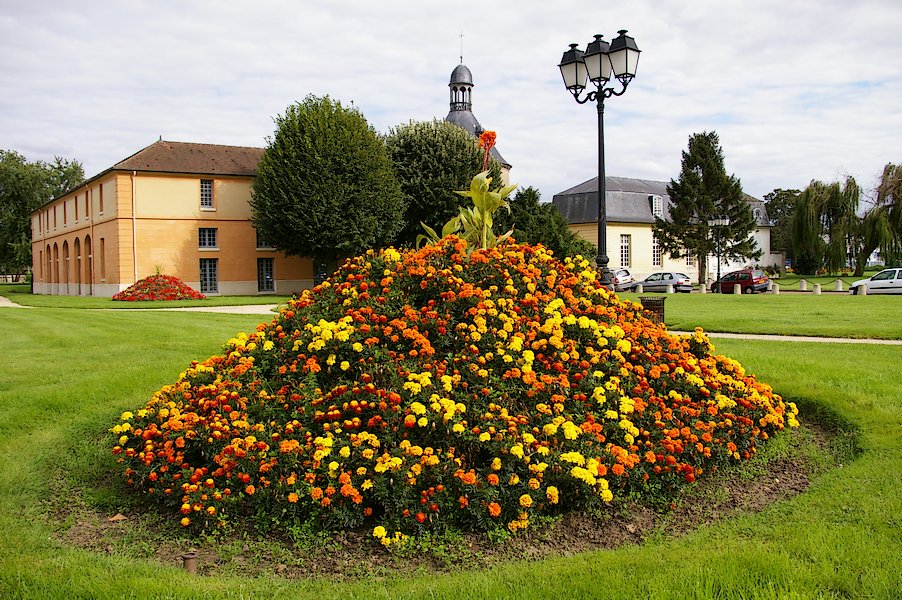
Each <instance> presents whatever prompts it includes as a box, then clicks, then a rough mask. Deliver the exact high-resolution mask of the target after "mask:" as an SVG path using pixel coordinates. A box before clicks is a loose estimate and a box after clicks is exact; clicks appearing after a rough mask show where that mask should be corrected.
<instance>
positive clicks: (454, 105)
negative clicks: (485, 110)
mask: <svg viewBox="0 0 902 600" xmlns="http://www.w3.org/2000/svg"><path fill="white" fill-rule="evenodd" d="M448 87H449V88H450V89H451V110H452V111H455V110H468V111H472V110H473V74H472V73H470V69H468V68H467V67H466V66H465V65H464V64H463V63H461V64H459V65H457V67H455V68H454V71H452V72H451V82H450V83H449V84H448Z"/></svg>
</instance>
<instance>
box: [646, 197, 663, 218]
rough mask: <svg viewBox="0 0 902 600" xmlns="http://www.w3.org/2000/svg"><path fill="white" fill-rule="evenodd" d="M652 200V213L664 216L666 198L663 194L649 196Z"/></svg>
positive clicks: (658, 216) (656, 215) (659, 216)
mask: <svg viewBox="0 0 902 600" xmlns="http://www.w3.org/2000/svg"><path fill="white" fill-rule="evenodd" d="M648 199H649V200H651V214H652V216H655V217H657V218H659V219H663V218H664V198H663V197H662V196H649V197H648Z"/></svg>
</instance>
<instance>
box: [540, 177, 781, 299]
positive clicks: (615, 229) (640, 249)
mask: <svg viewBox="0 0 902 600" xmlns="http://www.w3.org/2000/svg"><path fill="white" fill-rule="evenodd" d="M605 186H606V191H605V198H606V201H607V204H606V210H607V232H606V241H607V246H608V247H607V255H608V259H609V260H610V262H609V263H608V266H609V267H610V268H612V269H615V268H618V267H627V268H629V269H630V270H631V271H632V273H633V275H634V276H635V277H637V278H642V277H644V276H645V275H648V274H649V273H653V272H655V271H675V272H679V273H684V274H686V275H688V276H689V277H690V278H692V279H693V280H696V281H697V280H698V261H697V260H695V257H689V258H681V259H672V258H670V257H669V256H667V255H666V254H665V253H663V252H662V250H661V247H660V245H659V244H658V243H657V240H655V238H654V235H653V234H652V225H653V224H654V222H655V216H658V217H660V218H662V219H665V220H667V219H669V218H670V196H669V195H668V194H667V182H664V181H651V180H647V179H630V178H626V177H606V178H605ZM597 198H598V178H597V177H593V178H592V179H590V180H588V181H585V182H583V183H581V184H579V185H577V186H575V187H572V188H570V189H568V190H564V191H563V192H560V193H558V194H555V195H554V198H553V199H552V202H553V203H554V205H555V206H557V208H558V210H559V211H560V213H561V214H562V215H563V216H564V218H566V219H567V223H569V225H570V229H571V230H573V231H574V232H576V233H577V234H579V235H580V236H581V237H582V238H583V239H585V240H588V241H589V242H591V243H592V244H596V243H597V242H598V203H597V202H598V201H597ZM746 199H747V200H748V201H749V203H750V204H751V207H752V212H753V214H754V215H755V220H756V221H757V223H758V227H757V229H756V230H755V233H754V237H755V243H756V244H757V245H758V247H759V248H761V249H762V251H763V254H762V256H761V258H760V259H758V260H750V261H736V262H728V261H726V259H722V260H721V272H722V273H723V272H726V271H729V270H735V269H739V268H742V267H745V266H767V265H775V266H781V265H782V264H783V260H784V256H783V254H782V253H776V254H775V253H772V252H771V250H770V229H771V224H770V220H769V219H768V218H767V212H766V207H765V204H764V202H762V201H761V200H757V199H755V198H753V197H751V196H746ZM707 263H708V279H712V278H714V275H715V274H716V272H717V256H716V255H715V256H711V257H708V261H707Z"/></svg>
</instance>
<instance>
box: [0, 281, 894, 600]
mask: <svg viewBox="0 0 902 600" xmlns="http://www.w3.org/2000/svg"><path fill="white" fill-rule="evenodd" d="M680 298H681V299H682V298H690V299H691V297H689V296H681V297H680ZM708 299H710V297H709V298H708ZM746 299H747V298H745V297H739V298H736V299H735V300H737V301H738V300H746ZM873 299H875V298H867V300H868V301H870V300H873ZM717 300H724V301H728V302H729V300H731V299H730V298H729V297H722V298H717ZM750 300H752V301H762V300H766V297H763V296H753V297H751V298H750ZM719 305H720V306H721V312H720V314H721V321H720V324H721V327H719V329H723V328H724V327H726V324H725V323H724V321H725V320H727V319H728V317H732V313H733V312H735V310H733V311H730V310H728V309H729V308H730V307H734V308H735V306H739V305H734V304H731V303H728V304H719ZM673 306H676V307H680V308H673V309H672V307H673ZM743 306H749V305H743ZM667 308H668V311H671V310H673V311H674V312H676V313H677V314H679V312H680V311H681V310H682V311H685V312H686V313H689V312H691V311H692V310H698V308H697V307H696V308H693V306H692V305H689V304H685V305H681V300H678V301H677V302H673V303H672V304H671V303H670V301H669V300H668V305H667ZM739 312H742V311H741V310H740V311H739ZM668 314H671V313H670V312H669V313H668ZM700 317H701V316H700ZM704 318H706V319H708V320H709V322H710V323H711V324H712V325H714V326H715V327H712V329H715V328H718V327H716V325H717V324H718V322H717V321H716V320H715V319H716V316H715V312H714V311H711V314H709V315H708V316H706V317H704ZM687 319H688V318H687ZM811 319H812V320H818V319H820V317H811ZM260 320H261V318H260V317H259V316H255V315H220V314H206V313H202V314H198V313H157V312H134V311H102V312H97V311H90V312H85V311H79V310H69V309H57V310H49V309H40V308H39V309H35V310H19V309H0V327H2V330H3V334H4V346H5V348H4V352H3V359H4V360H3V368H2V369H0V527H2V528H3V530H4V532H5V535H4V541H3V542H0V597H2V598H18V597H25V598H80V597H84V598H87V597H90V598H126V597H134V598H150V597H153V598H206V597H223V598H249V597H260V598H289V597H291V598H324V597H326V598H329V597H343V598H465V597H476V598H526V597H548V598H583V597H585V598H588V597H605V598H630V599H635V598H699V599H701V598H713V597H717V598H743V599H756V598H895V597H898V596H897V590H898V589H900V586H902V568H900V564H902V551H900V548H902V520H900V516H899V515H902V493H900V491H899V483H900V480H899V473H902V405H900V402H899V400H898V399H899V390H900V384H902V377H900V375H899V365H900V364H902V347H895V346H893V347H886V346H868V345H864V344H848V345H847V344H842V345H833V344H811V343H790V342H781V343H778V342H754V341H742V340H717V341H716V344H717V349H718V351H719V352H721V353H724V354H727V355H730V356H733V357H735V358H737V359H739V360H740V361H741V362H742V363H743V365H745V366H746V368H747V369H748V370H749V371H751V372H753V373H755V374H757V375H758V376H759V377H760V378H761V379H763V380H765V381H768V382H770V383H771V384H772V385H774V387H775V388H776V389H777V390H778V391H779V392H781V393H782V394H784V395H785V396H787V397H789V398H792V399H795V400H796V401H797V402H798V403H799V405H800V407H801V408H802V418H803V419H806V418H807V419H809V420H810V419H814V418H817V419H819V420H821V421H824V422H827V423H832V424H834V425H835V426H837V427H838V428H839V429H840V430H841V433H840V437H839V438H838V440H839V442H844V443H847V444H849V445H850V446H855V447H856V448H858V449H859V450H860V453H859V454H858V455H857V456H856V458H854V460H851V461H849V462H848V463H847V464H844V465H843V466H842V467H841V468H835V469H832V470H830V471H828V472H827V473H825V474H824V475H822V476H820V477H818V478H817V479H815V480H814V481H813V482H812V485H811V487H810V488H809V489H808V491H806V492H805V493H804V494H801V495H799V496H796V497H793V498H791V499H789V500H786V501H782V502H778V503H776V504H773V505H771V506H769V507H766V508H765V509H764V510H762V511H761V512H758V513H753V514H745V515H742V516H739V517H736V518H732V519H729V520H726V521H721V522H718V523H715V524H712V525H708V526H703V527H701V528H700V529H698V530H696V531H694V532H692V533H690V534H688V535H685V536H682V537H679V538H674V537H671V536H668V535H666V532H662V535H660V536H655V537H653V538H652V539H651V540H649V541H648V542H646V544H644V545H643V546H627V547H623V548H620V549H618V550H613V551H598V552H593V553H587V554H583V555H579V556H573V557H560V558H554V559H547V560H539V561H535V560H533V561H525V560H524V561H523V562H517V563H510V564H506V565H503V566H499V567H494V568H490V569H485V568H482V567H481V566H480V565H479V564H474V565H472V568H468V569H466V570H464V571H462V572H458V573H451V574H445V575H434V574H427V573H422V574H419V575H414V576H388V577H386V578H364V579H361V580H360V581H351V582H344V583H341V582H334V581H328V580H308V581H288V580H284V579H281V578H279V577H276V576H275V575H264V576H261V577H258V578H254V579H243V578H238V577H232V576H222V577H196V576H190V575H187V574H186V573H184V572H183V571H182V570H181V569H178V568H176V567H162V566H160V565H159V564H157V563H154V562H152V561H149V560H145V559H142V558H140V557H139V556H138V555H139V554H140V552H138V551H137V550H136V549H134V548H130V547H129V545H128V541H127V540H124V541H123V542H122V545H121V548H112V549H111V550H110V551H107V552H91V551H87V550H82V549H78V548H74V547H71V546H68V545H66V544H64V543H62V542H61V541H59V538H58V537H57V533H58V530H59V529H60V527H61V525H60V524H59V522H58V520H57V519H58V518H60V516H59V512H60V510H61V507H63V508H64V507H65V506H66V505H67V500H69V499H72V502H85V503H87V504H89V505H91V506H93V507H95V508H96V509H97V510H101V511H103V512H105V513H106V512H108V513H109V514H114V513H115V512H116V511H117V510H118V509H119V508H123V509H127V508H128V507H129V506H130V504H129V502H130V500H129V498H127V497H123V496H121V489H122V488H121V485H120V484H118V483H117V481H118V477H117V476H116V475H115V468H114V464H113V462H112V458H111V456H110V455H109V454H108V452H109V449H108V448H107V447H106V445H105V444H104V436H105V435H106V434H105V432H106V429H107V428H108V427H109V426H111V425H112V424H113V423H114V422H115V421H116V418H117V416H118V415H119V413H121V412H122V411H124V410H132V409H134V408H136V407H138V406H140V405H142V404H143V403H144V402H145V401H146V400H147V398H148V397H149V395H150V394H151V393H152V392H153V391H155V390H156V389H158V388H159V387H160V386H161V385H163V384H165V383H171V382H172V381H174V380H175V379H176V377H177V376H178V373H179V371H181V370H183V369H184V368H185V366H186V365H187V364H188V362H189V361H190V360H191V359H192V358H204V357H206V356H208V355H210V354H212V353H214V352H216V351H217V350H218V349H219V347H220V345H221V344H222V342H224V341H225V340H226V339H228V338H229V337H230V336H231V335H232V334H234V333H235V332H236V331H239V330H245V331H247V330H249V329H251V328H253V327H254V326H255V325H256V323H257V322H258V321H260ZM668 320H669V319H668ZM691 326H692V324H691V322H689V321H688V320H687V321H681V324H680V327H682V328H686V329H691ZM757 332H766V331H761V330H760V329H759V330H758V331H757ZM849 333H851V332H850V331H848V329H844V330H841V331H840V335H848V334H849ZM50 512H56V513H57V517H55V518H51V516H50V514H49V513H50ZM62 518H63V519H64V520H63V527H65V526H68V525H74V523H72V522H70V521H67V520H66V519H65V517H62ZM190 543H191V542H190V540H185V546H186V547H187V546H188V545H190Z"/></svg>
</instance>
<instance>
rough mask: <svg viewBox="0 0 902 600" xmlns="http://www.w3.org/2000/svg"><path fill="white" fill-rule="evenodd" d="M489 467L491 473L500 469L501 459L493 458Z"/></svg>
mask: <svg viewBox="0 0 902 600" xmlns="http://www.w3.org/2000/svg"><path fill="white" fill-rule="evenodd" d="M491 466H492V470H493V471H497V470H499V469H500V468H501V459H500V458H498V457H497V456H496V457H495V458H493V459H492V465H491Z"/></svg>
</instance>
